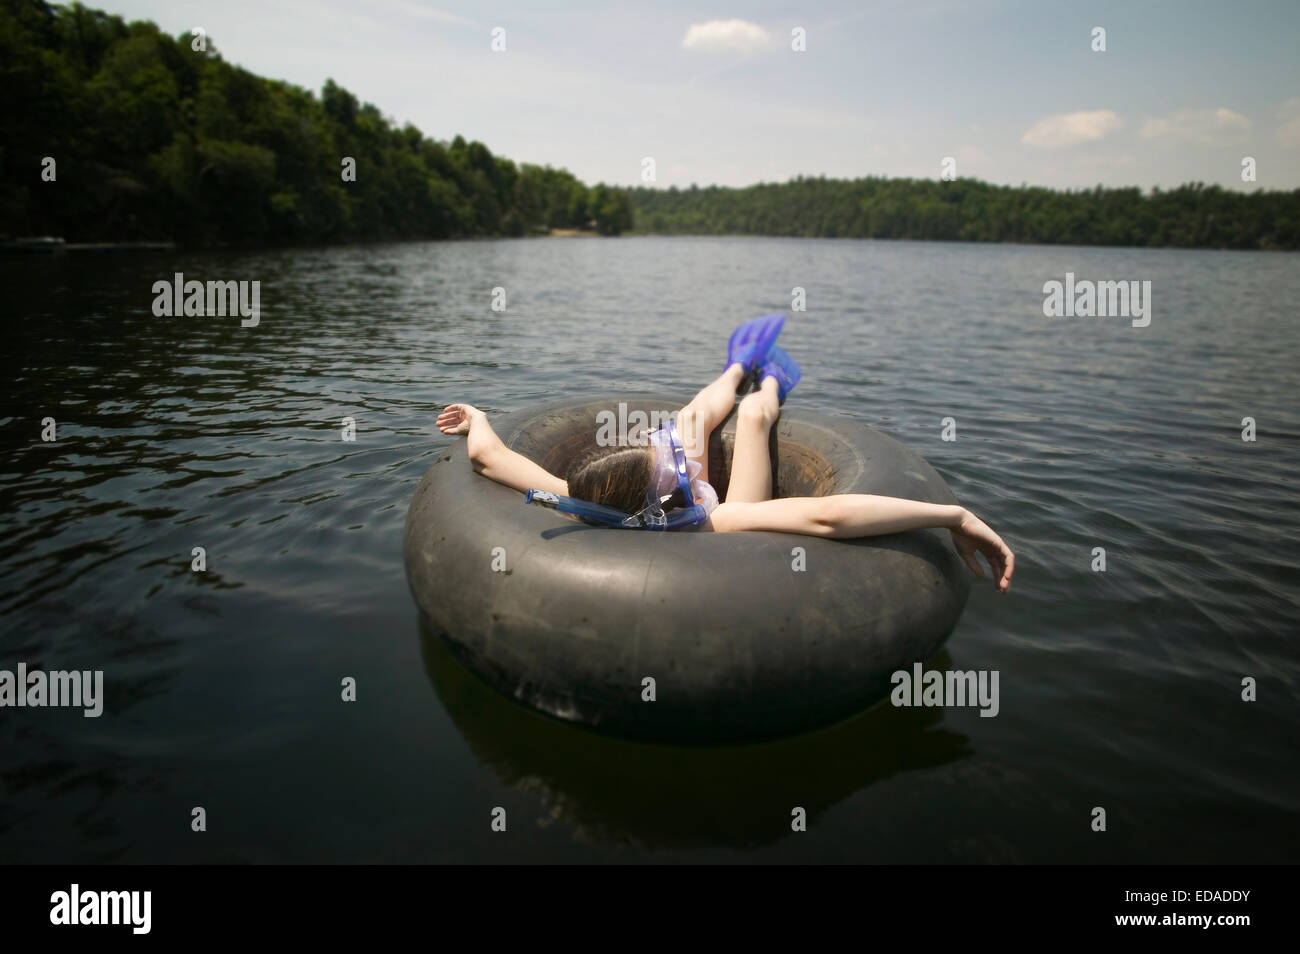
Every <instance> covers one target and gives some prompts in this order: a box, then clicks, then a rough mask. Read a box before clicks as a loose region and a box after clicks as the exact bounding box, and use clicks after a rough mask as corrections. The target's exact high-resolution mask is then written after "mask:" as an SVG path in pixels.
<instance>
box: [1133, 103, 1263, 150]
mask: <svg viewBox="0 0 1300 954" xmlns="http://www.w3.org/2000/svg"><path fill="white" fill-rule="evenodd" d="M1248 129H1250V120H1249V119H1247V118H1246V117H1245V116H1243V115H1241V113H1236V112H1233V111H1232V110H1231V109H1225V108H1223V107H1222V106H1221V107H1219V108H1218V109H1180V110H1178V111H1177V112H1174V113H1170V114H1169V115H1168V116H1164V117H1161V118H1157V119H1148V120H1147V121H1146V122H1145V123H1143V124H1142V134H1141V135H1142V138H1143V139H1156V138H1159V137H1168V138H1170V139H1181V140H1186V141H1190V142H1207V143H1208V142H1218V141H1219V140H1221V139H1224V138H1227V137H1230V136H1234V135H1236V134H1237V133H1241V132H1245V131H1246V130H1248Z"/></svg>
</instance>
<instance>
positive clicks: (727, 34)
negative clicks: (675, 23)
mask: <svg viewBox="0 0 1300 954" xmlns="http://www.w3.org/2000/svg"><path fill="white" fill-rule="evenodd" d="M768 39H769V37H768V34H767V31H766V30H764V29H763V28H762V27H761V26H759V25H758V24H757V23H750V22H748V21H746V20H710V21H709V22H708V23H693V24H691V27H690V29H688V30H687V31H686V36H685V38H684V39H683V40H682V49H684V50H704V51H706V52H707V51H715V50H731V51H734V50H741V51H747V50H757V49H761V48H762V47H764V46H766V45H767V42H768Z"/></svg>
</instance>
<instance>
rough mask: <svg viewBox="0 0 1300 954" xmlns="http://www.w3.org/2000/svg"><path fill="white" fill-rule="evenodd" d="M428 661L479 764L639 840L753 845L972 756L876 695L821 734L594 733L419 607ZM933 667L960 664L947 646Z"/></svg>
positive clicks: (596, 836) (923, 719) (917, 714)
mask: <svg viewBox="0 0 1300 954" xmlns="http://www.w3.org/2000/svg"><path fill="white" fill-rule="evenodd" d="M419 630H420V644H421V655H422V657H423V659H424V667H425V671H426V672H427V673H428V676H429V679H430V681H431V682H432V683H433V688H434V690H435V691H436V692H437V694H438V698H439V699H440V700H441V702H442V704H443V706H444V707H445V708H446V710H447V714H448V715H449V716H450V717H451V720H452V722H453V723H454V724H455V726H456V728H457V729H458V730H459V731H460V733H461V735H462V736H464V738H465V740H466V742H467V743H468V744H469V746H470V748H471V750H472V751H473V752H474V754H475V756H476V757H477V758H478V760H479V762H480V763H481V764H482V765H483V766H485V767H487V768H488V769H489V770H490V771H491V772H492V773H493V774H494V775H495V776H496V777H497V779H498V780H499V781H500V782H501V784H503V785H506V786H509V787H511V788H516V789H519V790H521V791H525V792H529V793H532V794H534V795H535V796H536V797H537V798H538V800H539V802H540V806H539V812H538V814H539V816H540V817H541V823H542V824H543V825H545V824H550V823H552V822H555V821H562V822H564V823H565V824H567V825H569V826H571V827H572V828H573V830H574V835H575V837H577V838H579V839H582V840H584V841H597V842H603V843H614V844H621V845H630V846H635V847H640V848H705V847H726V848H739V849H746V848H756V847H759V846H761V845H766V844H771V843H773V842H776V841H779V840H780V839H781V838H782V837H784V836H785V835H786V834H789V833H790V826H789V823H788V821H786V820H788V819H789V818H790V811H791V809H792V808H793V807H794V806H800V807H802V808H804V809H805V810H806V811H807V813H808V826H809V827H810V828H811V827H812V826H813V825H814V824H815V823H816V821H817V819H818V817H819V816H820V815H822V814H823V813H824V812H825V811H826V810H827V809H829V808H831V807H833V806H834V805H836V804H837V803H839V802H841V801H843V800H844V799H846V798H848V797H849V796H851V795H852V794H853V793H855V792H857V791H859V790H860V789H863V788H865V787H866V786H868V785H870V784H872V783H873V782H877V781H880V780H882V779H887V778H890V777H892V776H895V775H898V774H899V773H902V772H908V771H914V770H917V769H929V768H934V767H936V766H939V765H944V764H947V763H949V762H954V761H956V760H958V759H962V758H965V757H967V756H969V755H971V754H972V749H971V747H970V741H969V739H967V737H966V736H964V735H961V734H960V733H957V732H953V731H951V730H949V729H947V728H944V727H943V726H942V725H941V723H942V721H943V720H942V714H941V711H940V710H938V709H925V708H907V709H903V708H895V707H893V706H890V705H878V706H876V707H874V708H872V709H870V710H868V711H867V712H864V713H862V714H861V715H858V716H855V717H854V718H852V719H849V720H848V721H846V722H842V723H840V724H838V725H835V726H832V727H831V728H829V729H824V730H821V731H819V732H814V733H810V734H808V735H802V736H798V737H795V738H791V739H785V740H781V741H778V742H770V743H765V744H762V745H751V746H741V747H730V748H707V749H706V748H699V749H689V748H675V747H671V746H661V745H644V744H640V743H634V742H624V741H622V740H619V739H613V738H609V737H607V736H601V735H597V734H595V733H593V732H590V731H588V730H585V729H578V728H575V727H573V726H569V725H566V724H564V723H561V722H559V721H557V720H555V719H552V718H549V717H547V716H544V715H541V714H539V713H537V712H534V711H533V710H531V709H527V708H525V707H524V706H522V705H519V704H518V703H515V702H514V701H512V700H510V699H508V698H507V697H505V696H503V695H501V694H500V693H498V692H497V691H496V690H494V689H492V688H491V687H489V686H488V685H487V684H486V683H484V682H482V681H481V680H480V679H478V678H477V677H476V676H474V675H473V674H472V673H470V672H469V671H468V670H466V669H465V668H464V667H463V666H461V665H460V663H458V662H457V661H456V660H455V659H454V658H453V656H452V655H451V652H450V651H449V650H448V648H447V646H446V644H445V643H444V642H443V638H442V635H441V633H440V630H439V629H438V628H437V626H436V625H435V624H434V623H432V622H430V621H429V620H428V619H427V618H426V617H424V616H423V615H421V617H420V620H419ZM929 667H930V668H939V669H947V668H954V667H953V663H952V659H951V657H950V656H949V655H948V652H947V651H946V650H943V651H941V652H940V653H939V654H938V655H937V656H935V657H934V659H932V660H931V661H930V664H929Z"/></svg>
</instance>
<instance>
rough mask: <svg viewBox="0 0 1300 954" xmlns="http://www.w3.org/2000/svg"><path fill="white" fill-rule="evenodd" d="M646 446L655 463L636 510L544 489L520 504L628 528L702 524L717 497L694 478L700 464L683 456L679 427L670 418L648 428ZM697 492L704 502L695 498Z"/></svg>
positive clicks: (529, 492)
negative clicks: (652, 452)
mask: <svg viewBox="0 0 1300 954" xmlns="http://www.w3.org/2000/svg"><path fill="white" fill-rule="evenodd" d="M649 445H650V447H651V448H652V449H653V450H654V454H655V461H654V466H653V468H652V476H651V478H650V486H649V487H648V488H647V489H646V503H645V506H644V507H642V508H641V509H640V510H638V511H637V512H636V513H626V512H625V511H622V510H619V509H618V508H617V507H607V506H605V505H604V504H598V503H592V502H591V501H590V500H579V499H578V498H576V497H565V496H563V495H561V494H553V493H550V492H549V491H545V490H530V491H528V494H527V496H526V497H525V498H524V502H525V503H535V504H540V505H542V506H543V507H549V508H551V509H553V510H558V511H560V513H568V514H573V515H574V516H575V517H582V518H583V519H585V520H594V521H596V522H597V523H603V524H605V525H606V526H610V527H624V528H626V529H630V530H675V529H677V528H678V527H688V526H693V525H694V524H698V523H703V522H704V521H705V520H707V519H708V517H709V511H711V510H712V509H713V508H714V507H716V506H717V504H718V495H717V493H716V492H715V491H714V490H713V488H712V487H710V486H709V485H708V484H707V483H706V482H704V481H702V480H699V479H698V477H699V473H700V470H701V467H700V465H699V464H697V463H696V462H695V461H689V460H687V459H686V450H685V448H684V447H683V446H682V442H681V440H680V439H679V438H678V436H677V428H676V427H675V426H674V425H673V424H672V422H671V421H670V422H669V423H667V424H665V425H664V426H663V427H661V428H659V429H658V430H655V431H651V432H650V433H649ZM697 494H698V496H699V497H700V498H701V499H702V500H703V504H698V503H696V502H695V498H696V496H697Z"/></svg>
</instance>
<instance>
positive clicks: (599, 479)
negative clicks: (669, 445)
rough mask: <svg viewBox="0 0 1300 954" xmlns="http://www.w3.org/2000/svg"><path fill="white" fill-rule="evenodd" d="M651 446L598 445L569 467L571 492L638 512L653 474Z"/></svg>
mask: <svg viewBox="0 0 1300 954" xmlns="http://www.w3.org/2000/svg"><path fill="white" fill-rule="evenodd" d="M651 467H652V464H651V458H650V450H649V448H647V447H598V448H596V449H595V450H592V451H589V452H587V454H586V455H584V456H583V457H580V458H579V459H578V460H577V462H576V463H575V464H574V465H573V466H572V467H570V468H569V477H568V481H569V496H571V497H577V498H578V499H579V500H590V501H591V502H592V503H598V504H604V505H605V506H606V507H617V508H618V509H619V510H624V511H626V512H628V513H635V512H636V511H638V510H640V509H641V508H642V507H644V506H645V492H646V488H647V487H648V486H649V485H650V477H651V473H650V472H651Z"/></svg>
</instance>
